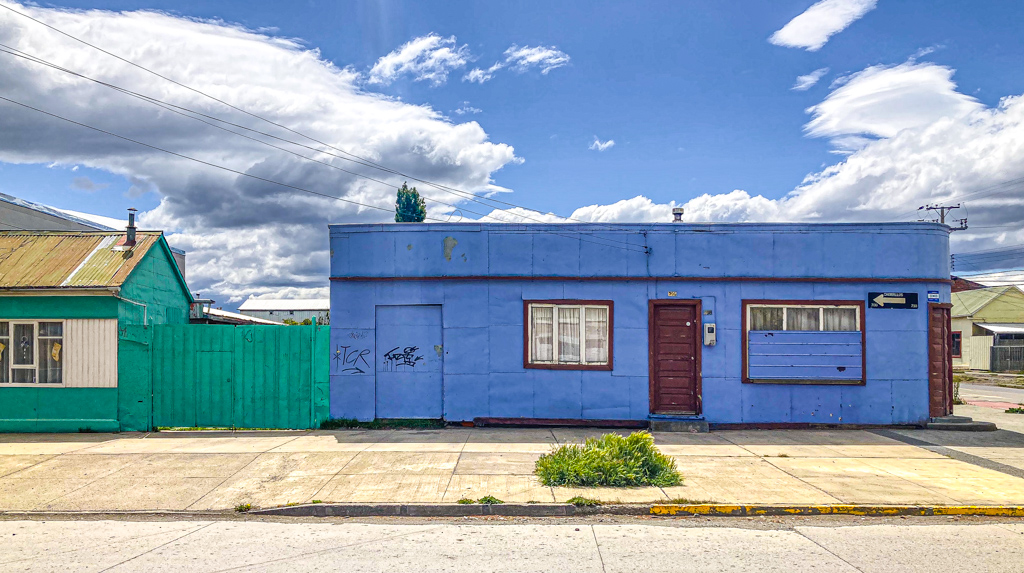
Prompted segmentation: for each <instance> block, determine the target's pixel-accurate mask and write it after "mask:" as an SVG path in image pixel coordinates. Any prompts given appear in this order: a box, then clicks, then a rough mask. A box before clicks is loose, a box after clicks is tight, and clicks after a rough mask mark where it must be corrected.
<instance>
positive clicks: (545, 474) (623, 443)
mask: <svg viewBox="0 0 1024 573" xmlns="http://www.w3.org/2000/svg"><path fill="white" fill-rule="evenodd" d="M534 473H536V474H537V477H538V478H540V481H541V483H542V484H544V485H547V486H568V487H590V486H613V487H629V486H640V485H653V486H659V487H662V486H673V485H679V484H680V483H681V482H682V480H683V478H682V476H680V475H679V472H678V471H677V470H676V462H675V460H673V459H672V458H670V457H669V456H666V455H665V454H662V453H661V452H659V451H658V449H657V448H656V447H654V438H653V437H652V436H651V434H649V433H648V432H633V433H632V434H630V435H629V436H626V437H622V436H620V435H618V434H605V435H604V436H601V437H600V438H590V439H588V440H587V442H586V443H585V444H583V445H582V446H581V445H577V444H568V445H565V446H558V447H557V448H555V449H554V450H552V452H551V453H550V454H545V455H543V456H541V457H540V459H539V460H537V467H536V470H535V472H534Z"/></svg>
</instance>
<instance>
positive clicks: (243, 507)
mask: <svg viewBox="0 0 1024 573" xmlns="http://www.w3.org/2000/svg"><path fill="white" fill-rule="evenodd" d="M235 511H237V512H238V513H247V512H249V511H252V504H251V503H240V504H238V505H236V506H235Z"/></svg>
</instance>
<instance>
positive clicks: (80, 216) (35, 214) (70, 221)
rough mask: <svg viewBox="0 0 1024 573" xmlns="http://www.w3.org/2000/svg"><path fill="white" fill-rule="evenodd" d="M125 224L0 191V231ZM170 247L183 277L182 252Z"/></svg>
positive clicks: (113, 227) (105, 228) (112, 227)
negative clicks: (41, 203) (34, 201)
mask: <svg viewBox="0 0 1024 573" xmlns="http://www.w3.org/2000/svg"><path fill="white" fill-rule="evenodd" d="M124 224H125V222H124V221H118V220H117V219H113V218H111V217H101V216H99V215H90V214H88V213H78V212H76V211H68V210H66V209H57V208H55V207H50V206H48V205H40V204H39V203H33V202H32V201H26V200H25V199H21V198H19V197H15V196H13V195H7V194H6V193H0V231H114V230H117V229H119V228H121V227H122V226H123V225H124ZM169 248H170V249H171V253H172V254H173V255H174V260H175V262H176V263H177V264H178V269H179V270H180V271H181V274H182V276H185V251H183V250H181V249H176V248H174V247H169Z"/></svg>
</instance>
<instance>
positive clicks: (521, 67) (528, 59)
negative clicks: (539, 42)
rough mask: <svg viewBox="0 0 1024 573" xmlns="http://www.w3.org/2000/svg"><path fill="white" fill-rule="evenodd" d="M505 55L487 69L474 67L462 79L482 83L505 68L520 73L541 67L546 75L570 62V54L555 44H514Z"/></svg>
mask: <svg viewBox="0 0 1024 573" xmlns="http://www.w3.org/2000/svg"><path fill="white" fill-rule="evenodd" d="M504 56H505V59H504V60H502V61H500V62H495V63H494V65H493V66H491V67H489V68H487V69H483V68H473V69H472V70H469V72H467V73H466V75H464V76H462V81H464V82H476V83H480V84H482V83H484V82H486V81H489V80H490V79H491V78H493V77H494V74H495V72H497V71H498V70H501V69H504V68H508V69H510V70H512V71H514V72H516V73H520V74H522V73H525V72H527V71H529V70H530V69H532V68H540V73H541V74H544V75H546V74H547V73H548V72H550V71H551V70H553V69H555V68H560V67H562V66H565V65H567V64H568V63H569V55H568V54H566V53H565V52H563V51H561V50H559V49H558V48H555V47H554V46H536V47H533V48H531V47H529V46H524V47H522V48H520V47H519V46H517V45H515V44H512V46H511V47H510V48H509V49H507V50H505V54H504Z"/></svg>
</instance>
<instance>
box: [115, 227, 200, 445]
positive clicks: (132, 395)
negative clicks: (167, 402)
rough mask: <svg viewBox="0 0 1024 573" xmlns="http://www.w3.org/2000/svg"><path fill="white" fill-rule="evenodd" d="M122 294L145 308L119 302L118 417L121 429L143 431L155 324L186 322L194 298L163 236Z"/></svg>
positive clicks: (149, 411) (148, 414) (149, 404)
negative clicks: (182, 280) (181, 278)
mask: <svg viewBox="0 0 1024 573" xmlns="http://www.w3.org/2000/svg"><path fill="white" fill-rule="evenodd" d="M121 297H122V298H127V299H131V300H133V301H136V302H141V303H144V304H145V305H146V312H145V313H143V309H142V307H141V306H139V305H137V304H132V303H130V302H125V301H123V300H121V301H118V313H117V318H118V320H117V326H118V341H117V385H118V390H119V392H118V396H117V418H118V420H120V421H121V430H122V431H124V432H145V431H148V430H150V429H151V428H152V427H153V425H152V416H153V376H152V366H151V361H150V346H149V345H150V342H151V341H152V338H153V325H159V324H188V310H189V303H191V298H190V297H189V296H188V294H187V292H186V291H185V287H184V285H183V284H182V282H181V280H180V275H179V274H178V270H177V264H176V263H175V262H174V258H173V257H172V256H171V254H170V252H169V250H168V249H167V244H166V243H165V242H164V239H163V238H162V237H161V239H160V241H159V242H158V243H157V244H156V245H153V248H151V249H150V250H149V252H148V253H146V256H145V258H143V259H142V261H141V262H140V263H139V264H138V265H136V267H135V270H134V271H132V274H131V275H129V277H128V280H126V281H125V282H124V285H122V287H121ZM143 317H145V319H146V322H143Z"/></svg>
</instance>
